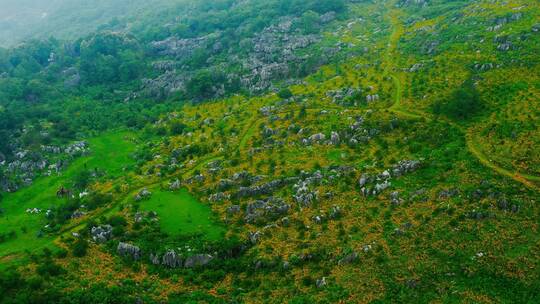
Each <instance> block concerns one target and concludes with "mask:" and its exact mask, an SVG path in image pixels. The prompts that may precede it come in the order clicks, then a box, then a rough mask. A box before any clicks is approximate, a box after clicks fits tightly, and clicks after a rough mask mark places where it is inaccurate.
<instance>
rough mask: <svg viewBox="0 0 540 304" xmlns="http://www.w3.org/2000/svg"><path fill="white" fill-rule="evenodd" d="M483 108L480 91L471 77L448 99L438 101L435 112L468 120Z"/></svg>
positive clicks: (452, 117) (456, 118) (434, 108)
mask: <svg viewBox="0 0 540 304" xmlns="http://www.w3.org/2000/svg"><path fill="white" fill-rule="evenodd" d="M481 109H482V101H481V98H480V93H479V92H478V90H477V89H476V87H475V86H474V83H473V81H472V80H471V79H469V80H467V81H465V83H463V85H462V86H461V87H460V88H458V89H457V90H455V91H454V92H453V93H452V95H451V96H450V98H449V99H448V100H443V101H439V102H437V103H436V104H435V105H434V107H433V112H434V113H435V114H437V115H441V114H442V115H445V116H447V117H449V118H451V119H454V120H466V119H469V118H471V117H472V116H474V115H475V114H477V113H478V112H479V111H480V110H481Z"/></svg>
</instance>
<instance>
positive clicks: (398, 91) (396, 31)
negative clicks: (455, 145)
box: [383, 8, 540, 192]
mask: <svg viewBox="0 0 540 304" xmlns="http://www.w3.org/2000/svg"><path fill="white" fill-rule="evenodd" d="M389 12H390V13H389V16H390V20H391V24H392V27H393V30H392V34H391V35H390V37H389V42H388V48H387V50H386V53H385V55H384V61H385V62H384V63H383V64H384V66H385V69H384V74H383V75H385V76H388V77H391V78H392V82H393V83H394V88H395V92H394V96H393V98H394V100H393V104H392V106H390V108H389V110H390V111H392V112H394V113H396V114H398V115H401V116H406V117H409V118H414V119H422V118H423V119H426V120H428V121H433V120H434V119H433V117H432V115H431V114H429V113H426V112H420V111H411V110H409V109H405V108H404V107H403V105H402V103H401V100H402V96H403V86H402V83H401V80H400V78H399V75H397V74H395V73H393V72H392V69H393V68H394V67H395V64H394V60H395V58H396V56H399V54H398V53H397V52H395V50H396V49H397V43H398V42H399V39H400V36H401V34H402V33H403V26H402V24H401V22H399V18H398V17H399V16H398V12H397V11H396V10H395V9H391V8H389ZM444 121H445V122H447V123H448V124H450V125H451V126H453V127H455V128H456V129H457V130H459V131H460V132H461V133H462V134H463V136H464V137H465V141H466V145H467V149H468V150H469V152H470V153H471V154H472V155H474V157H476V158H477V159H478V161H479V162H480V163H481V164H482V165H484V166H486V167H487V168H489V169H491V170H493V171H495V172H497V173H498V174H500V175H504V176H506V177H509V178H511V179H513V180H514V181H516V182H519V183H521V184H523V185H525V186H526V187H528V188H529V189H533V190H535V191H538V192H540V186H538V185H537V184H536V183H535V182H540V177H539V176H533V175H527V174H522V173H520V172H517V171H511V170H508V169H505V168H503V167H501V166H499V165H497V164H496V163H495V162H493V161H491V160H490V159H489V158H488V157H487V156H486V155H485V154H484V153H483V152H482V150H481V149H480V148H479V146H478V143H476V142H475V141H474V134H472V132H471V131H470V130H467V129H465V128H463V127H462V126H460V125H458V124H456V123H455V122H453V121H450V120H448V119H444Z"/></svg>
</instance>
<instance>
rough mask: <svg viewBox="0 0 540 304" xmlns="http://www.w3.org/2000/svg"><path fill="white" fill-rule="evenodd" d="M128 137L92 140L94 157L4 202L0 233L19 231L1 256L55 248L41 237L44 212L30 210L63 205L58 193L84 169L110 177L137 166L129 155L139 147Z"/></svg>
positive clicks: (107, 136)
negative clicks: (99, 171)
mask: <svg viewBox="0 0 540 304" xmlns="http://www.w3.org/2000/svg"><path fill="white" fill-rule="evenodd" d="M127 136H131V133H129V132H123V131H122V132H118V131H117V132H110V133H106V134H103V135H101V136H98V137H95V138H92V139H90V140H89V143H90V149H91V151H92V152H91V154H90V155H88V156H85V157H81V158H78V159H76V160H75V161H74V162H73V163H72V164H71V165H70V166H69V167H68V168H67V169H66V170H64V171H63V172H61V173H60V175H53V176H49V177H42V178H39V179H37V180H36V181H35V183H34V184H33V185H31V186H30V187H27V188H23V189H21V190H20V191H18V192H16V193H10V194H6V195H5V197H4V200H3V202H2V209H3V210H4V215H3V216H1V217H0V233H6V232H10V231H15V232H16V234H17V237H16V238H15V239H12V240H9V241H6V242H4V243H1V244H0V257H4V256H7V255H11V254H15V253H19V252H21V251H24V250H29V251H31V252H32V251H35V250H38V249H41V248H43V247H44V246H47V245H52V243H51V241H52V240H53V237H52V236H44V237H41V238H39V237H37V233H38V232H39V231H40V230H41V228H42V227H43V226H44V225H45V224H46V220H45V215H44V213H41V214H33V215H30V214H27V213H26V209H27V208H40V209H42V210H43V212H44V211H45V210H47V209H48V208H51V207H54V206H58V205H59V204H62V203H63V202H64V201H63V200H61V199H58V198H57V197H56V191H57V190H58V189H59V188H60V187H61V186H63V185H65V186H66V187H69V186H70V181H71V179H72V178H73V177H74V176H75V175H76V174H78V173H79V172H81V170H84V168H87V169H94V168H98V169H99V170H104V171H105V172H106V173H107V177H110V178H113V177H117V176H119V175H120V174H121V173H122V171H123V168H124V167H125V166H126V165H129V164H131V163H133V160H131V159H130V157H129V155H130V154H131V153H132V152H134V150H135V144H134V143H133V142H132V141H130V140H126V138H127ZM23 230H24V231H23Z"/></svg>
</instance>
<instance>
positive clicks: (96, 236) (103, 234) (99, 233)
mask: <svg viewBox="0 0 540 304" xmlns="http://www.w3.org/2000/svg"><path fill="white" fill-rule="evenodd" d="M90 234H91V235H92V239H93V240H94V242H96V243H105V242H107V241H108V240H109V239H110V238H111V236H112V226H111V225H102V226H97V227H92V229H91V230H90Z"/></svg>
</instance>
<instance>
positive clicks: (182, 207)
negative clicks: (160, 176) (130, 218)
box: [141, 189, 225, 240]
mask: <svg viewBox="0 0 540 304" xmlns="http://www.w3.org/2000/svg"><path fill="white" fill-rule="evenodd" d="M152 191H153V194H152V198H151V199H150V200H148V201H145V202H143V203H142V204H141V209H142V210H146V211H155V212H156V213H157V214H158V216H159V219H160V225H161V229H162V231H163V232H165V233H168V234H170V235H181V234H192V233H202V234H203V235H205V236H206V237H207V238H209V239H212V240H216V239H219V238H220V237H221V236H222V235H223V233H224V232H225V229H224V228H223V227H221V226H218V225H216V223H215V221H214V220H213V219H212V211H211V210H210V208H209V207H208V206H206V205H204V204H202V203H201V202H199V201H198V200H197V199H196V198H195V197H194V196H192V195H191V194H190V193H189V191H188V190H187V189H181V190H180V191H177V192H168V191H160V190H158V189H155V190H152Z"/></svg>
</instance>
